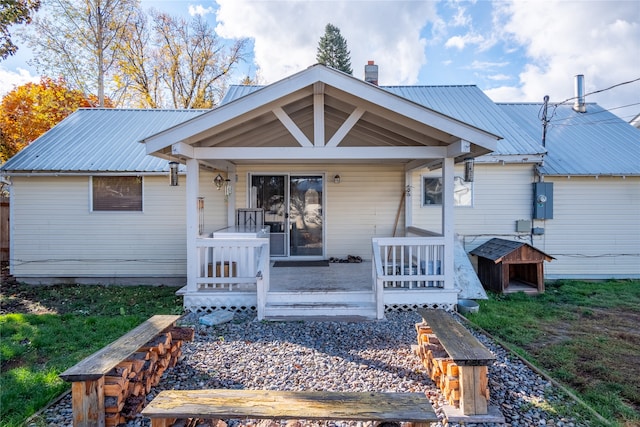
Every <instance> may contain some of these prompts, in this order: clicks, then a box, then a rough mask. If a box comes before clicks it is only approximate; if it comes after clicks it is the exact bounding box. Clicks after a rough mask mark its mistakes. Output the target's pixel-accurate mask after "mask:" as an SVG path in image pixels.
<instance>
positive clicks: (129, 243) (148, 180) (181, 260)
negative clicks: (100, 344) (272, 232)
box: [11, 173, 226, 282]
mask: <svg viewBox="0 0 640 427" xmlns="http://www.w3.org/2000/svg"><path fill="white" fill-rule="evenodd" d="M143 179H144V181H143V197H144V199H143V200H144V201H143V212H91V209H90V178H89V177H88V176H81V177H66V176H58V177H29V178H26V177H14V178H13V188H12V192H13V196H12V202H11V209H12V220H11V233H12V234H11V247H12V250H11V258H12V262H11V267H12V270H11V273H12V274H13V275H14V276H16V277H18V278H28V277H42V278H63V277H65V278H70V281H71V280H72V279H73V278H80V277H88V278H91V277H94V278H107V279H108V278H122V277H184V276H185V275H186V244H185V242H186V237H185V205H184V203H185V182H184V179H185V178H184V176H181V177H180V180H181V185H180V186H178V187H170V186H169V184H168V178H167V177H166V176H153V177H151V176H147V177H144V178H143ZM212 179H213V176H211V174H210V173H203V174H202V175H201V181H202V182H201V194H202V195H203V196H204V197H205V223H206V224H207V225H209V224H210V228H212V229H214V228H220V227H221V226H223V225H224V224H225V223H226V209H221V210H218V209H215V206H216V205H218V206H220V205H222V206H225V202H224V195H223V194H220V193H219V192H216V191H215V189H214V187H213V185H212V184H211V180H212ZM30 282H37V281H34V280H31V281H30Z"/></svg>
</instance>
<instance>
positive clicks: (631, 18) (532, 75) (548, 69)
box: [488, 0, 640, 111]
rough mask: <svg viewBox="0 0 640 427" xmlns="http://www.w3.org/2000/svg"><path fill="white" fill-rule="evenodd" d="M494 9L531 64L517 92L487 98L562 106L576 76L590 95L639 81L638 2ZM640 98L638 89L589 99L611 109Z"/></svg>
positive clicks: (555, 3)
mask: <svg viewBox="0 0 640 427" xmlns="http://www.w3.org/2000/svg"><path fill="white" fill-rule="evenodd" d="M496 7H499V8H501V9H500V13H501V14H502V16H503V17H504V18H506V22H505V23H504V35H506V36H509V37H512V40H513V41H515V42H517V43H518V44H521V45H522V46H524V48H525V49H526V56H527V58H528V62H529V63H528V65H527V66H526V67H525V68H524V69H523V71H522V72H521V73H520V84H521V86H520V87H519V88H518V90H516V91H513V92H511V93H510V91H509V90H508V89H507V88H497V89H494V90H492V91H488V93H491V94H493V95H495V96H498V95H503V94H509V93H510V95H515V94H516V93H517V92H519V93H520V97H519V98H516V99H514V98H511V99H510V100H511V101H518V100H521V101H542V98H543V97H544V96H545V95H549V96H550V97H551V100H552V101H555V102H560V101H563V100H565V99H567V98H571V97H573V96H574V93H573V81H574V76H575V75H576V74H584V75H585V86H586V92H587V93H589V92H593V91H594V90H599V89H604V88H607V87H609V86H612V85H614V84H617V83H620V82H624V81H628V80H633V79H635V78H638V77H640V66H639V65H638V64H640V63H639V62H638V58H639V57H640V45H639V44H638V40H640V14H638V4H637V2H633V1H620V0H618V1H589V2H574V1H571V2H564V1H553V2H522V1H513V2H510V3H500V4H498V5H497V6H496ZM638 93H639V92H638V84H635V85H631V86H622V87H620V88H618V89H614V90H611V91H606V92H603V93H601V94H598V95H593V96H592V97H589V96H588V97H587V102H598V103H599V104H600V105H601V106H603V107H605V108H613V107H617V106H621V105H625V104H631V103H637V102H638V101H640V99H639V95H638ZM490 96H492V95H490ZM636 111H638V107H636Z"/></svg>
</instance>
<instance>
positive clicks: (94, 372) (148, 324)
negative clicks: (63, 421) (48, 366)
mask: <svg viewBox="0 0 640 427" xmlns="http://www.w3.org/2000/svg"><path fill="white" fill-rule="evenodd" d="M179 318H180V316H177V315H156V316H152V317H151V318H149V319H148V320H146V321H145V322H143V323H142V324H140V325H139V326H137V327H136V328H134V329H132V330H131V331H129V332H128V333H127V334H125V335H123V336H122V337H120V338H118V339H117V340H115V341H113V342H112V343H111V344H109V345H107V346H106V347H103V348H102V349H100V350H99V351H97V352H95V353H93V354H92V355H90V356H88V357H86V358H85V359H83V360H81V361H80V362H79V363H77V364H76V365H74V366H72V367H70V368H69V369H67V370H66V371H64V372H63V373H61V374H60V378H62V379H63V380H65V381H70V382H72V385H71V398H72V407H73V425H74V427H85V426H86V427H95V426H104V425H105V404H104V397H105V395H104V387H105V383H104V377H105V375H106V374H107V373H108V372H110V371H111V370H112V369H114V368H115V367H116V366H117V365H118V364H119V363H121V362H123V361H124V360H126V359H127V358H128V357H130V356H131V355H133V354H134V353H135V352H136V351H138V349H140V348H141V347H143V346H144V345H145V344H146V343H148V342H149V341H151V340H153V339H154V338H155V337H157V336H158V335H159V334H161V333H162V332H164V331H166V330H168V329H169V328H171V327H172V326H174V325H175V322H176V321H177V320H178V319H179Z"/></svg>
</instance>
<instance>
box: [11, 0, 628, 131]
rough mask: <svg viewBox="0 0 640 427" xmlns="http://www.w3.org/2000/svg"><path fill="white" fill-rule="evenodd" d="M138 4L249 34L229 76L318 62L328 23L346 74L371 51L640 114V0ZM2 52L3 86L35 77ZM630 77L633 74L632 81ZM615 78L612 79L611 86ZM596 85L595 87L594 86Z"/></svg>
mask: <svg viewBox="0 0 640 427" xmlns="http://www.w3.org/2000/svg"><path fill="white" fill-rule="evenodd" d="M142 5H143V7H145V8H148V7H153V8H155V9H158V10H161V11H166V12H168V13H170V14H173V15H180V16H185V17H188V16H189V15H192V16H193V15H195V14H199V15H202V16H204V17H206V19H207V20H208V21H209V22H210V23H211V24H212V25H213V26H214V27H215V29H216V32H217V33H218V35H219V36H220V37H221V38H223V39H228V40H230V41H231V40H234V39H237V38H248V39H249V40H250V41H251V42H250V49H251V52H249V53H250V54H249V57H248V60H247V62H246V63H243V64H242V65H241V66H240V67H239V68H238V70H237V71H236V73H235V75H234V76H233V77H232V79H231V82H230V83H232V84H234V83H239V82H240V80H241V79H242V78H243V77H244V76H246V75H250V76H254V75H255V74H256V73H257V74H258V76H259V79H260V80H259V81H260V82H261V83H263V84H269V83H273V82H275V81H278V80H280V79H283V78H286V77H287V76H289V75H291V74H293V73H296V72H298V71H301V70H303V69H305V68H307V67H309V66H310V65H313V64H314V63H315V62H316V60H315V58H316V53H317V47H318V41H319V40H320V37H321V36H322V35H323V34H324V29H325V26H326V24H327V23H331V24H333V25H335V26H336V27H338V28H339V29H340V32H341V34H342V36H343V37H344V38H345V39H346V41H347V46H348V49H349V51H350V56H351V66H352V69H353V75H354V76H355V77H358V78H363V77H364V65H365V64H366V63H367V61H375V63H376V64H377V65H378V67H379V84H380V85H468V84H472V85H476V86H478V87H479V88H480V89H481V90H483V91H484V92H485V93H486V94H487V95H488V96H489V97H490V98H491V99H492V100H493V101H495V102H542V100H543V98H544V96H545V95H548V96H549V97H550V100H551V102H552V103H559V102H563V101H565V100H567V99H570V98H573V97H574V80H575V75H577V74H583V75H584V76H585V77H584V81H585V92H586V93H587V97H586V101H587V102H597V103H598V104H599V105H600V106H602V107H603V108H606V109H609V110H611V112H613V113H614V114H617V115H618V116H620V117H622V118H623V119H624V120H626V121H630V120H632V119H633V118H634V117H635V116H636V115H638V114H640V42H639V41H640V1H638V0H612V1H607V0H605V1H597V0H580V1H578V0H531V1H525V0H514V1H508V0H501V1H489V0H475V1H463V0H459V1H455V0H442V1H433V0H427V1H416V0H411V1H402V0H324V1H317V0H286V1H276V0H215V1H214V0H209V1H190V0H153V1H151V0H142ZM19 47H20V50H19V53H18V55H16V56H15V57H10V58H9V59H7V60H5V61H0V96H1V95H4V94H5V93H6V92H8V91H9V90H11V89H12V88H13V87H15V85H20V84H24V83H26V82H27V81H38V80H39V77H38V72H37V70H36V69H35V68H33V67H30V66H29V60H30V58H31V53H30V51H29V49H28V48H27V46H26V45H25V44H24V43H21V44H20V45H19ZM627 82H632V83H627ZM613 86H615V87H613ZM592 92H598V93H594V94H591V93H592Z"/></svg>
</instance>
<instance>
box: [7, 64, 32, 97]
mask: <svg viewBox="0 0 640 427" xmlns="http://www.w3.org/2000/svg"><path fill="white" fill-rule="evenodd" d="M39 81H40V77H39V76H34V75H32V74H31V73H30V72H29V71H28V70H25V69H24V68H17V69H16V71H11V70H7V69H6V68H4V67H3V66H0V97H2V96H5V95H6V94H7V93H9V92H11V91H12V90H13V89H15V88H16V87H17V86H22V85H23V84H25V83H29V82H39Z"/></svg>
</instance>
